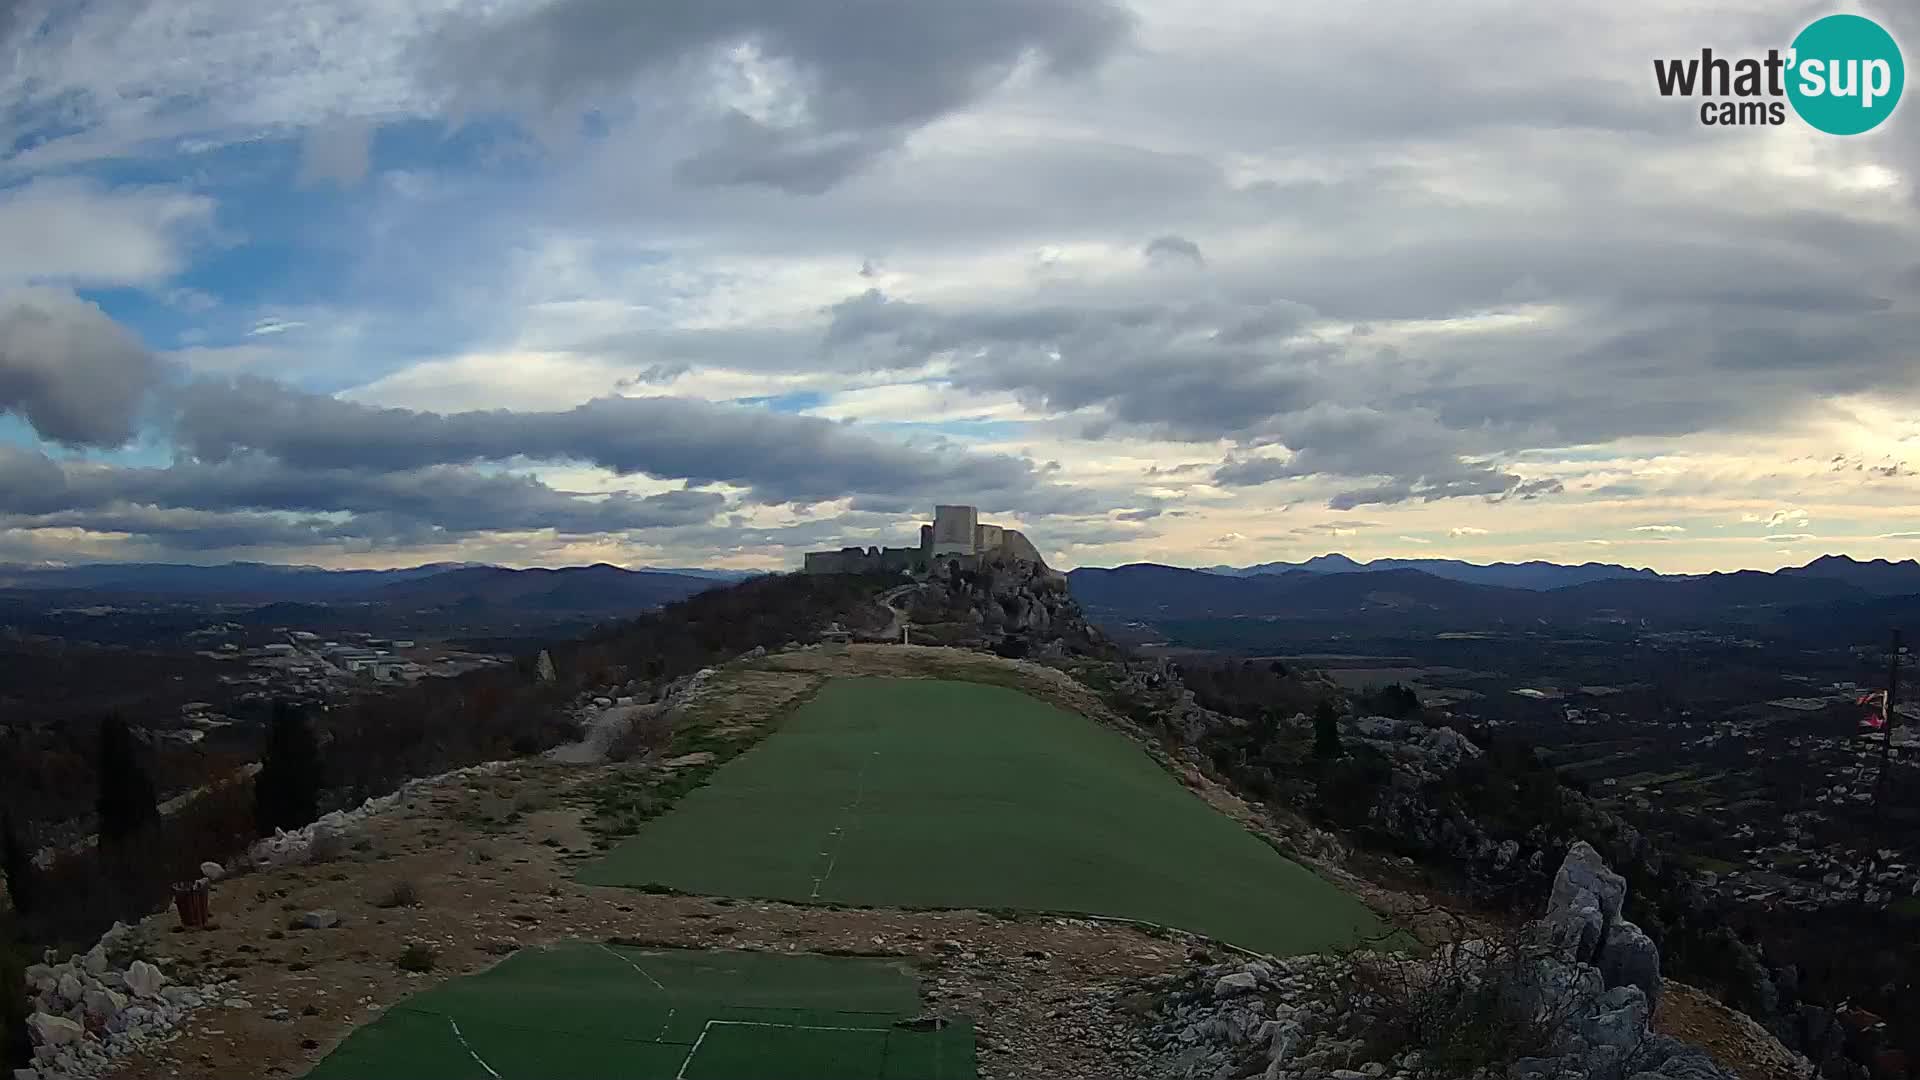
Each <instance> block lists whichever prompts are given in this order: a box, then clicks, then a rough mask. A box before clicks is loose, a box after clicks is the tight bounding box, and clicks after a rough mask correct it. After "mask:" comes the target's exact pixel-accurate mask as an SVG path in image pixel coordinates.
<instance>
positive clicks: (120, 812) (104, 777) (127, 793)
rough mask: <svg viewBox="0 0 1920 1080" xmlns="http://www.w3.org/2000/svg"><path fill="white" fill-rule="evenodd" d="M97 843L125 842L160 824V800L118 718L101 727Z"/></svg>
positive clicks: (127, 730) (125, 725) (136, 750)
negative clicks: (155, 824) (136, 834)
mask: <svg viewBox="0 0 1920 1080" xmlns="http://www.w3.org/2000/svg"><path fill="white" fill-rule="evenodd" d="M99 781H100V795H99V801H98V803H97V804H96V805H97V808H98V810H99V813H100V843H101V844H102V845H112V844H119V843H122V842H124V841H125V840H126V839H127V838H128V837H131V836H132V835H133V834H134V833H137V832H139V831H140V830H141V829H143V828H145V827H146V826H148V825H151V824H153V823H155V822H157V821H159V820H160V809H159V798H158V796H156V795H155V793H154V787H153V777H152V776H150V775H148V774H147V770H146V767H145V766H143V765H141V764H140V752H139V747H138V745H137V744H136V743H135V741H134V738H133V729H131V728H129V727H128V726H127V722H126V721H125V720H122V719H121V718H120V717H118V716H109V717H107V718H106V719H105V720H103V721H101V723H100V762H99Z"/></svg>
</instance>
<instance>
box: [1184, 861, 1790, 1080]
mask: <svg viewBox="0 0 1920 1080" xmlns="http://www.w3.org/2000/svg"><path fill="white" fill-rule="evenodd" d="M1625 891H1626V890H1625V883H1624V881H1623V879H1621V878H1620V876H1619V875H1617V874H1615V873H1613V871H1612V870H1610V869H1609V868H1608V867H1607V866H1606V864H1605V862H1604V861H1602V860H1601V859H1600V857H1599V855H1598V853H1597V852H1595V851H1594V849H1593V848H1592V847H1591V846H1588V845H1586V844H1579V845H1576V846H1575V847H1574V849H1573V850H1572V851H1570V852H1569V853H1568V855H1567V858H1566V860H1565V861H1564V862H1563V863H1562V864H1561V866H1560V870H1559V873H1558V874H1557V875H1556V878H1555V887H1554V891H1553V895H1552V898H1551V900H1550V903H1549V908H1548V912H1547V915H1546V916H1545V917H1544V918H1542V919H1540V920H1538V921H1536V922H1534V923H1531V924H1528V925H1527V926H1525V927H1524V928H1522V929H1521V930H1520V932H1519V933H1517V934H1516V935H1513V936H1511V937H1506V938H1476V939H1470V940H1466V941H1461V942H1457V943H1454V944H1452V945H1448V946H1443V947H1441V948H1440V949H1437V950H1434V951H1433V952H1432V953H1430V954H1428V955H1426V956H1423V957H1412V956H1408V955H1406V954H1390V953H1379V952H1354V953H1351V954H1348V955H1344V956H1306V957H1296V958H1292V959H1287V960H1269V959H1255V960H1233V961H1228V962H1224V963H1216V964H1211V965H1207V966H1202V967H1197V968H1195V969H1192V970H1190V971H1188V972H1186V973H1184V974H1183V975H1180V976H1177V977H1174V978H1172V979H1169V980H1165V981H1162V982H1161V983H1159V984H1158V985H1157V986H1156V987H1155V990H1156V992H1157V994H1158V995H1159V1000H1158V1003H1157V1005H1156V1007H1155V1008H1154V1009H1153V1011H1152V1013H1151V1015H1150V1020H1149V1023H1148V1032H1147V1036H1146V1041H1147V1044H1148V1045H1149V1046H1150V1047H1151V1048H1152V1049H1151V1051H1150V1052H1151V1055H1152V1059H1153V1062H1154V1065H1155V1070H1154V1071H1155V1072H1156V1073H1157V1074H1159V1075H1164V1076H1169V1077H1183V1078H1201V1077H1204V1078H1209V1080H1226V1078H1243V1077H1256V1076H1257V1077H1262V1078H1263V1080H1419V1078H1425V1077H1438V1076H1465V1077H1470V1078H1472V1080H1494V1078H1499V1080H1732V1076H1733V1074H1732V1073H1730V1072H1728V1071H1727V1070H1726V1069H1724V1068H1723V1067H1722V1066H1721V1065H1719V1064H1717V1063H1716V1062H1715V1061H1714V1060H1713V1058H1712V1057H1711V1056H1710V1055H1709V1054H1708V1053H1707V1052H1706V1051H1705V1050H1703V1049H1701V1048H1700V1047H1698V1046H1695V1045H1692V1044H1690V1043H1688V1042H1685V1041H1683V1040H1681V1039H1677V1038H1674V1037H1673V1036H1670V1035H1664V1034H1659V1033H1657V1032H1655V1031H1654V1030H1653V1027H1652V1023H1651V1021H1652V1018H1653V1014H1654V1010H1655V1008H1657V1006H1658V1003H1659V1000H1660V996H1661V991H1662V981H1661V977H1660V971H1659V956H1658V953H1657V951H1655V950H1653V949H1652V946H1651V942H1649V941H1647V940H1646V939H1645V936H1644V935H1641V934H1639V933H1638V928H1636V927H1633V925H1632V924H1631V923H1629V922H1626V921H1625V920H1624V919H1622V918H1621V917H1620V915H1619V912H1620V906H1621V904H1622V902H1623V901H1624V899H1625ZM1462 1033H1466V1034H1467V1035H1468V1036H1469V1037H1466V1038H1463V1037H1462ZM1482 1036H1484V1037H1482ZM1801 1065H1803V1066H1805V1068H1806V1069H1807V1070H1808V1071H1810V1070H1811V1066H1810V1065H1806V1063H1805V1062H1804V1061H1803V1062H1801Z"/></svg>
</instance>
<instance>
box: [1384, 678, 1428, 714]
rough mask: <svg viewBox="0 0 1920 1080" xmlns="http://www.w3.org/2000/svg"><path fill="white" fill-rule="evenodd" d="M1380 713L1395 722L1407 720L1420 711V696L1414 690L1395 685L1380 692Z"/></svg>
mask: <svg viewBox="0 0 1920 1080" xmlns="http://www.w3.org/2000/svg"><path fill="white" fill-rule="evenodd" d="M1379 706H1380V711H1381V712H1382V713H1384V714H1385V715H1387V716H1391V717H1393V718H1394V719H1395V720H1405V719H1406V718H1407V717H1409V716H1412V715H1413V714H1414V713H1417V712H1419V711H1420V695H1418V694H1416V693H1414V692H1413V691H1412V690H1409V689H1407V688H1406V687H1404V686H1402V685H1400V684H1399V683H1393V684H1392V685H1390V686H1388V687H1387V688H1386V689H1384V690H1382V691H1380V698H1379Z"/></svg>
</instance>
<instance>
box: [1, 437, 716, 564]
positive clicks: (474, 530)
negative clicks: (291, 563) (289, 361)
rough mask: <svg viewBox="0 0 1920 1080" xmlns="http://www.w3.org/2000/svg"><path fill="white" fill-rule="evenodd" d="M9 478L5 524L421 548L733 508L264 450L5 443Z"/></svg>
mask: <svg viewBox="0 0 1920 1080" xmlns="http://www.w3.org/2000/svg"><path fill="white" fill-rule="evenodd" d="M0 481H4V482H3V483H0V514H4V515H6V520H5V523H4V526H3V527H7V528H84V529H90V530H94V531H110V532H112V531H136V532H146V531H156V530H149V529H140V528H131V527H129V523H137V522H140V521H149V522H154V523H158V524H160V525H164V524H165V523H168V522H173V523H180V522H191V521H203V522H208V523H217V522H220V521H223V520H232V521H238V522H240V523H241V524H244V525H247V526H248V527H254V526H258V525H260V524H261V522H262V520H263V519H259V518H258V517H257V515H259V514H278V515H281V516H280V517H279V518H276V519H274V520H278V521H281V522H282V523H283V524H284V523H285V522H287V521H290V520H293V519H294V518H302V517H305V518H311V519H315V520H318V519H320V518H323V517H324V518H326V519H327V520H329V521H331V522H332V523H333V525H334V526H338V527H339V528H338V529H337V530H336V531H333V532H329V533H327V534H326V535H328V536H332V537H334V538H340V537H347V536H353V537H359V538H363V539H374V538H379V537H384V538H386V539H389V540H397V539H410V540H411V542H415V543H418V542H423V541H422V539H421V538H422V537H424V536H427V535H428V534H432V535H433V536H436V537H438V538H440V539H442V540H444V539H446V538H449V537H458V536H467V535H475V534H481V533H487V532H495V531H502V530H509V531H510V530H546V529H550V530H553V531H555V532H557V533H561V534H602V533H620V532H628V531H634V530H649V529H663V528H671V527H679V526H690V525H699V524H702V523H705V522H707V521H709V520H711V519H712V518H713V517H714V516H715V515H716V514H718V513H719V512H720V511H721V510H722V509H724V507H725V505H726V498H725V497H724V496H723V495H721V494H720V493H718V492H712V491H695V490H687V489H681V490H674V491H667V492H660V493H656V494H652V495H645V496H639V495H633V494H631V493H626V492H613V493H611V494H595V495H592V496H587V495H580V494H573V493H568V492H563V491H558V490H555V489H554V488H552V487H551V486H549V485H547V484H545V483H543V482H541V481H539V480H537V479H535V478H533V477H530V476H525V475H515V474H511V473H498V472H481V471H478V470H475V469H471V468H464V467H457V466H449V465H440V466H430V467H424V468H417V469H405V470H395V471H381V470H373V469H364V468H361V469H355V468H300V467H291V466H288V465H286V464H284V463H281V462H278V461H275V460H273V459H271V458H268V457H265V456H264V455H246V456H243V457H237V458H233V459H230V460H227V461H222V462H218V463H205V462H191V461H190V462H181V463H176V464H174V465H171V466H167V467H163V468H142V467H128V466H101V465H86V464H76V463H60V462H55V461H53V460H51V459H49V458H47V457H46V456H44V455H41V454H37V453H32V452H28V451H21V450H15V449H11V448H0ZM349 525H350V526H351V528H350V529H349V528H348V526H349ZM171 531H179V530H177V529H175V530H171ZM208 546H211V547H222V548H224V547H231V546H238V545H234V544H229V543H224V542H222V543H217V544H211V545H208Z"/></svg>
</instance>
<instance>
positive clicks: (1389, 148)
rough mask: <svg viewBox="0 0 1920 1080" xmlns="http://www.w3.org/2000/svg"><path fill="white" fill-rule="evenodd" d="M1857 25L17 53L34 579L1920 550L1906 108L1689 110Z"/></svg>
mask: <svg viewBox="0 0 1920 1080" xmlns="http://www.w3.org/2000/svg"><path fill="white" fill-rule="evenodd" d="M1840 11H1852V12H1858V13H1861V14H1865V15H1868V16H1870V17H1872V18H1875V19H1877V20H1878V21H1879V22H1880V24H1881V25H1882V26H1884V27H1886V28H1887V29H1888V30H1889V31H1891V32H1892V33H1893V35H1894V36H1895V38H1896V39H1898V40H1899V41H1901V42H1902V43H1904V44H1905V47H1906V51H1907V55H1908V58H1909V60H1911V59H1912V58H1913V57H1914V56H1916V55H1920V8H1916V7H1914V6H1912V5H1911V4H1910V3H1907V2H1905V0H1886V2H1882V3H1871V2H1865V0H1862V2H1860V3H1848V2H1847V0H1838V2H1835V3H1824V4H1807V3H1801V2H1798V0H1763V2H1760V3H1755V2H1753V0H1725V2H1723V0H1693V2H1674V0H1613V2H1610V3H1607V4H1588V3H1579V4H1545V5H1543V4H1520V3H1514V2H1511V0H1460V2H1457V3H1449V4H1444V5H1439V4H1432V3H1430V2H1427V0H1367V2H1365V3H1353V4H1276V3H1272V2H1270V0H1207V2H1206V3H1192V2H1190V0H968V2H967V3H964V4H962V3H953V2H951V0H809V2H807V3H795V2H793V0H711V2H708V3H703V4H698V5H687V4H679V3H667V2H664V0H662V2H651V0H649V2H639V0H326V2H317V0H281V2H279V3H273V4H261V3H258V2H256V0H0V562H14V563H77V562H89V561H117V560H142V561H177V562H196V563H215V562H225V561H229V560H254V561H268V562H293V563H307V564H314V565H322V566H334V567H349V566H352V567H378V566H397V565H411V564H417V563H423V562H434V561H484V562H495V563H501V564H506V565H516V566H532V565H545V566H558V565H567V564H575V563H587V562H600V561H604V562H612V563H616V564H621V565H627V566H644V565H654V566H696V565H697V566H709V567H731V568H767V569H778V568H790V567H794V566H797V565H798V563H799V556H800V553H801V552H804V551H806V550H810V549H818V548H831V547H839V546H842V545H843V544H856V543H857V544H863V545H865V544H895V545H899V544H910V543H916V542H917V528H916V526H917V524H918V523H919V522H920V521H923V520H928V519H929V518H930V514H931V508H932V505H933V504H934V503H936V502H941V503H947V502H958V503H972V504H975V505H977V506H979V507H980V509H981V517H982V520H986V521H993V522H998V523H1001V524H1005V525H1008V526H1013V527H1018V528H1021V529H1022V530H1024V531H1025V532H1026V533H1027V535H1028V536H1029V537H1030V538H1031V539H1033V541H1034V542H1035V543H1036V544H1037V545H1038V546H1039V548H1040V549H1041V550H1042V551H1043V552H1044V553H1046V555H1047V556H1048V559H1049V562H1050V563H1053V564H1054V565H1057V566H1061V567H1073V566H1085V565H1117V564H1120V563H1126V562H1135V561H1155V562H1166V563H1176V564H1185V565H1213V564H1233V565H1246V564H1252V563H1259V562H1268V561H1275V560H1297V559H1303V558H1306V557H1309V556H1312V555H1316V554H1321V553H1323V552H1328V551H1341V552H1344V553H1346V554H1348V555H1350V556H1353V557H1355V558H1362V559H1364V558H1375V557H1385V556H1397V557H1449V558H1461V559H1469V560H1473V561H1479V562H1486V561H1493V560H1520V559H1533V558H1540V559H1550V560H1554V561H1560V562H1585V561H1602V562H1617V563H1624V564H1628V565H1632V566H1650V567H1653V568H1655V569H1658V570H1662V571H1668V572H1703V571H1709V570H1716V569H1718V570H1728V569H1736V568H1757V569H1768V570H1770V569H1774V568H1777V567H1780V566H1783V565H1789V564H1798V563H1804V562H1806V561H1807V560H1809V559H1811V558H1813V557H1815V556H1818V555H1821V554H1825V553H1846V554H1851V555H1853V556H1855V557H1857V558H1863V559H1864V558H1874V557H1886V558H1895V559H1899V558H1910V557H1914V556H1916V555H1920V512H1917V511H1916V509H1915V508H1916V507H1920V480H1916V477H1915V469H1916V468H1920V410H1916V408H1915V405H1916V403H1920V102H1908V103H1906V104H1905V105H1903V106H1900V107H1897V108H1896V110H1895V112H1894V114H1893V115H1892V116H1891V117H1890V118H1889V119H1888V120H1887V121H1886V122H1885V123H1883V124H1881V125H1880V126H1879V127H1878V128H1876V129H1874V130H1873V131H1870V132H1868V133H1865V134H1861V135H1854V136H1835V135H1827V134H1824V133H1822V132H1820V131H1817V130H1815V129H1813V128H1812V127H1810V126H1808V125H1806V124H1805V123H1802V122H1801V121H1800V120H1799V119H1798V118H1797V117H1795V116H1794V115H1792V113H1791V112H1790V111H1789V113H1788V115H1787V118H1786V119H1787V122H1786V123H1785V124H1782V125H1778V126H1773V125H1767V126H1749V127H1708V126H1703V125H1702V124H1701V123H1700V120H1699V117H1698V111H1697V103H1694V102H1689V101H1685V100H1680V99H1674V98H1663V97H1661V96H1660V95H1659V93H1658V92H1657V89H1656V87H1655V82H1654V77H1653V61H1654V60H1655V59H1657V58H1668V57H1685V56H1688V55H1698V54H1699V50H1700V49H1701V48H1703V47H1712V48H1714V49H1715V50H1716V52H1719V53H1722V54H1730V55H1755V54H1759V55H1764V53H1765V51H1766V50H1767V49H1768V48H1770V47H1777V48H1784V47H1785V46H1786V45H1787V44H1788V43H1789V42H1790V41H1791V40H1792V39H1793V37H1794V35H1795V34H1796V33H1797V32H1798V31H1799V29H1800V28H1802V27H1803V26H1805V25H1806V24H1807V23H1809V22H1810V21H1812V20H1813V19H1815V18H1818V17H1820V16H1823V15H1826V14H1831V13H1834V12H1840ZM1916 93H1920V91H1916ZM1909 96H1912V95H1909Z"/></svg>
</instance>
